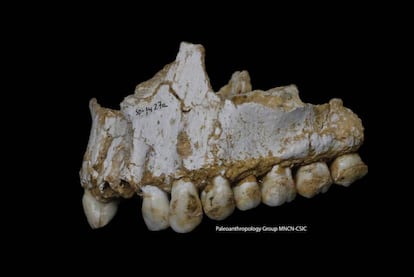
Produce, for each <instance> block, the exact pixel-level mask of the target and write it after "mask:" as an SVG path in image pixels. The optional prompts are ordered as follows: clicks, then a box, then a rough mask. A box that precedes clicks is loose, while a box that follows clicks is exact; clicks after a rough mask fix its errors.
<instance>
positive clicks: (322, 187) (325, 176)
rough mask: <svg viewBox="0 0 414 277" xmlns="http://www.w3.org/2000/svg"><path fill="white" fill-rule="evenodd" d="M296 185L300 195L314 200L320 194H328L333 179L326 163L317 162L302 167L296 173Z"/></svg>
mask: <svg viewBox="0 0 414 277" xmlns="http://www.w3.org/2000/svg"><path fill="white" fill-rule="evenodd" d="M295 183H296V190H297V192H298V193H299V194H300V195H302V196H304V197H306V198H312V197H313V196H315V195H316V194H318V193H320V192H322V193H325V192H327V191H328V189H329V187H330V186H331V184H332V178H331V174H330V173H329V169H328V166H327V165H326V163H323V162H316V163H312V164H308V165H305V166H302V167H300V168H299V169H298V171H297V172H296V176H295Z"/></svg>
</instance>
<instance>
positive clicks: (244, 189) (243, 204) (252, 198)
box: [233, 175, 261, 211]
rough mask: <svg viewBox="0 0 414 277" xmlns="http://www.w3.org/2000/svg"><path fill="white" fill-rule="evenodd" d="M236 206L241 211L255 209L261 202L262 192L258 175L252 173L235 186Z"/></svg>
mask: <svg viewBox="0 0 414 277" xmlns="http://www.w3.org/2000/svg"><path fill="white" fill-rule="evenodd" d="M233 194H234V200H235V201H236V206H237V208H238V209H239V210H241V211H246V210H249V209H253V208H255V207H257V206H258V205H259V204H260V201H261V192H260V187H259V185H258V184H257V180H256V177H255V176H253V175H250V176H248V177H246V178H244V179H243V180H241V181H240V182H239V183H238V184H237V185H235V186H234V187H233Z"/></svg>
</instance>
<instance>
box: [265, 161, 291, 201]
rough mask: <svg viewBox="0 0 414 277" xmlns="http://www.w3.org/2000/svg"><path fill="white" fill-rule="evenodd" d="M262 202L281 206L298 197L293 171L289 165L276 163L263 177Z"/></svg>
mask: <svg viewBox="0 0 414 277" xmlns="http://www.w3.org/2000/svg"><path fill="white" fill-rule="evenodd" d="M261 191H262V202H263V203H264V204H266V205H268V206H271V207H275V206H280V205H282V204H283V203H285V202H290V201H292V200H293V199H295V197H296V189H295V184H294V182H293V178H292V171H291V170H290V168H288V167H282V166H280V165H275V166H274V167H273V168H272V170H270V171H269V173H267V175H266V176H265V177H264V178H263V183H262V187H261Z"/></svg>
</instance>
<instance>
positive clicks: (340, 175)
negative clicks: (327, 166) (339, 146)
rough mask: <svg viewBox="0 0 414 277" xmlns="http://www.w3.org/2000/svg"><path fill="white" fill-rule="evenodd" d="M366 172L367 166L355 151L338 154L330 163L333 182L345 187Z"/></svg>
mask: <svg viewBox="0 0 414 277" xmlns="http://www.w3.org/2000/svg"><path fill="white" fill-rule="evenodd" d="M367 173H368V166H366V164H364V162H363V161H362V160H361V157H360V156H359V155H358V154H357V153H353V154H345V155H342V156H339V157H337V158H336V159H335V160H334V161H333V163H332V164H331V175H332V178H333V181H334V183H335V184H338V185H342V186H345V187H347V186H349V185H350V184H352V183H353V182H355V181H356V180H358V179H360V178H362V177H364V176H365V175H366V174H367Z"/></svg>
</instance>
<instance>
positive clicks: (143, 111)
mask: <svg viewBox="0 0 414 277" xmlns="http://www.w3.org/2000/svg"><path fill="white" fill-rule="evenodd" d="M167 107H168V105H167V104H165V103H164V102H162V101H158V102H156V103H154V104H151V105H149V106H145V107H142V108H138V109H136V110H135V114H136V115H138V116H147V115H150V114H151V113H154V112H156V111H159V110H162V109H163V108H167Z"/></svg>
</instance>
